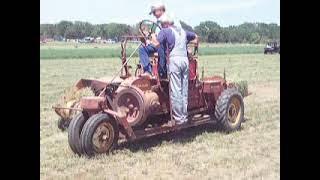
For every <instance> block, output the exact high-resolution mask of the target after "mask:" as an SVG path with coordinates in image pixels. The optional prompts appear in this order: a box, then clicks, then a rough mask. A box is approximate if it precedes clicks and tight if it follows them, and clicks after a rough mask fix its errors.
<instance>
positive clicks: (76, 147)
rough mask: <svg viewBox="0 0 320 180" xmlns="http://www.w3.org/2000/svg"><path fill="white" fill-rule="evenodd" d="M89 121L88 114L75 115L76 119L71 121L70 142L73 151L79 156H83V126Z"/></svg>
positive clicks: (69, 128) (69, 129)
mask: <svg viewBox="0 0 320 180" xmlns="http://www.w3.org/2000/svg"><path fill="white" fill-rule="evenodd" d="M87 119H88V115H87V113H85V112H83V113H79V114H77V115H75V117H74V118H73V119H72V120H71V122H70V125H69V127H68V142H69V146H70V148H71V150H72V151H73V152H74V153H76V154H78V155H79V156H80V155H81V154H82V152H83V151H82V148H81V144H80V134H81V130H82V127H83V125H84V124H85V122H86V121H87Z"/></svg>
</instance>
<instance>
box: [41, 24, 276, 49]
mask: <svg viewBox="0 0 320 180" xmlns="http://www.w3.org/2000/svg"><path fill="white" fill-rule="evenodd" d="M181 26H182V27H183V28H184V29H185V30H189V31H193V32H195V33H197V34H198V35H199V36H200V38H201V41H204V42H210V43H256V44H257V43H266V42H268V41H279V40H280V26H279V25H277V24H275V23H270V24H266V23H248V22H246V23H243V24H240V25H237V26H234V25H232V26H228V27H222V26H220V25H219V24H217V23H216V22H213V21H204V22H201V23H200V24H199V25H198V26H195V27H194V28H193V27H192V26H190V25H188V24H187V23H185V22H183V21H181ZM138 32H139V31H138V26H137V25H133V26H130V25H127V24H119V23H109V24H96V25H93V24H91V23H88V22H82V21H75V22H71V21H60V22H59V23H56V24H40V38H54V39H62V38H64V39H82V38H84V37H87V36H90V37H102V38H104V39H114V40H119V39H120V37H121V36H123V35H134V34H138Z"/></svg>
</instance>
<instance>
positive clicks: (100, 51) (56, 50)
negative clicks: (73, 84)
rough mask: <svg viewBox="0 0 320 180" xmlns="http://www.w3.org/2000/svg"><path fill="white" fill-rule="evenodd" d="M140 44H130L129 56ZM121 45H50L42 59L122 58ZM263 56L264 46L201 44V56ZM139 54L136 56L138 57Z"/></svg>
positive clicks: (41, 53) (41, 54) (45, 49)
mask: <svg viewBox="0 0 320 180" xmlns="http://www.w3.org/2000/svg"><path fill="white" fill-rule="evenodd" d="M137 45H138V44H132V43H131V44H130V43H129V44H128V49H127V54H128V55H129V54H130V53H132V51H133V50H134V49H135V48H136V46H137ZM120 50H121V48H120V44H119V43H117V44H111V45H108V44H107V45H104V44H74V43H73V44H72V43H65V44H62V43H49V44H45V45H42V46H41V47H40V59H86V58H112V57H120ZM257 53H259V54H261V53H263V45H254V44H246V45H242V44H207V43H204V44H201V45H200V48H199V54H200V55H223V54H257ZM137 56H138V53H135V54H134V57H137Z"/></svg>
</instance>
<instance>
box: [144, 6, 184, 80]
mask: <svg viewBox="0 0 320 180" xmlns="http://www.w3.org/2000/svg"><path fill="white" fill-rule="evenodd" d="M165 12H166V7H165V5H164V4H163V3H162V2H156V3H153V5H152V6H151V11H150V13H149V14H150V15H151V14H153V15H154V16H155V17H156V19H157V24H158V25H159V26H160V21H159V18H161V16H162V15H163V14H165ZM174 21H175V22H174V23H175V26H176V27H177V28H181V24H180V21H178V20H174ZM157 30H158V29H156V32H155V33H156V34H158V33H159V32H158V31H157ZM156 52H157V53H158V64H159V70H158V72H159V76H160V78H166V77H167V74H166V73H167V69H166V59H165V58H166V57H165V52H164V48H163V46H159V47H155V46H153V45H152V44H151V42H150V41H149V40H147V42H146V45H145V46H141V47H140V48H139V57H140V63H141V65H142V68H143V71H144V75H152V66H151V63H150V60H149V57H150V56H152V55H153V54H154V53H156Z"/></svg>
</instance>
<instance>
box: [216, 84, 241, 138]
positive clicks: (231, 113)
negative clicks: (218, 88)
mask: <svg viewBox="0 0 320 180" xmlns="http://www.w3.org/2000/svg"><path fill="white" fill-rule="evenodd" d="M215 117H216V118H217V121H218V126H219V128H220V129H221V130H223V131H226V132H232V131H236V130H238V129H239V128H240V126H241V123H242V122H243V118H244V103H243V97H242V96H241V93H240V92H239V91H238V90H237V89H235V88H230V89H226V90H224V91H223V92H222V93H221V95H220V97H219V98H218V101H217V103H216V108H215Z"/></svg>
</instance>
